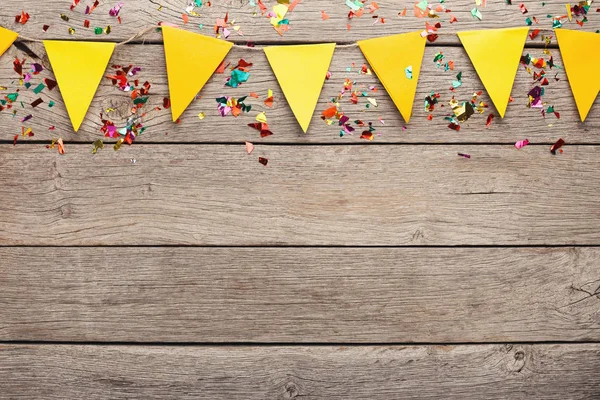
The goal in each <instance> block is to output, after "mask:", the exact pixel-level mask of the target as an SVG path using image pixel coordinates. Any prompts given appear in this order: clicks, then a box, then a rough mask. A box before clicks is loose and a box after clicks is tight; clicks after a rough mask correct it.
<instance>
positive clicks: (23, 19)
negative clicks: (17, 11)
mask: <svg viewBox="0 0 600 400" xmlns="http://www.w3.org/2000/svg"><path fill="white" fill-rule="evenodd" d="M29 18H30V16H29V14H28V13H26V12H25V11H21V15H16V16H15V23H17V24H21V25H25V24H26V23H27V21H29Z"/></svg>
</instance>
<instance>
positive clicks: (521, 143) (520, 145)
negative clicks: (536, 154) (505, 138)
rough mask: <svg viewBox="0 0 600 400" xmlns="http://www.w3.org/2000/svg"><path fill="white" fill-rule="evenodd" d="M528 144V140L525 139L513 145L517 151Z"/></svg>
mask: <svg viewBox="0 0 600 400" xmlns="http://www.w3.org/2000/svg"><path fill="white" fill-rule="evenodd" d="M528 144H529V140H527V139H525V140H519V141H517V143H515V147H516V148H517V149H521V148H523V147H525V146H527V145H528Z"/></svg>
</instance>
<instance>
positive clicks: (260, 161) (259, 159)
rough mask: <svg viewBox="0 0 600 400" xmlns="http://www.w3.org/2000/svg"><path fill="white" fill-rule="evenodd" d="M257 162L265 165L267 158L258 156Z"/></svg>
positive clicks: (267, 161)
mask: <svg viewBox="0 0 600 400" xmlns="http://www.w3.org/2000/svg"><path fill="white" fill-rule="evenodd" d="M258 162H259V163H261V164H262V165H264V166H265V167H266V166H267V164H268V163H269V159H267V158H264V157H258Z"/></svg>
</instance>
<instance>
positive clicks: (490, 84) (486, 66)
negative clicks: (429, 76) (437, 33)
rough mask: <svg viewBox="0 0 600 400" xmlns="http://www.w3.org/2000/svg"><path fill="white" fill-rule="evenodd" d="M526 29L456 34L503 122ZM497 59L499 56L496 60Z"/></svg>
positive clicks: (489, 30) (488, 30)
mask: <svg viewBox="0 0 600 400" xmlns="http://www.w3.org/2000/svg"><path fill="white" fill-rule="evenodd" d="M528 32H529V28H507V29H486V30H482V31H467V32H459V33H458V37H459V39H460V41H461V43H462V45H463V47H464V48H465V50H466V52H467V54H468V55H469V58H470V59H471V62H472V63H473V66H474V67H475V70H476V71H477V74H478V75H479V78H480V79H481V82H482V83H483V86H485V90H487V92H488V95H489V96H490V98H491V99H492V101H493V102H494V105H495V106H496V110H497V111H498V114H500V117H502V118H504V113H505V112H506V106H508V100H509V99H510V92H511V90H512V87H513V84H514V82H515V76H516V74H517V69H518V68H519V61H520V59H521V55H522V54H523V48H524V47H525V40H527V33H528ZM498 55H501V56H498Z"/></svg>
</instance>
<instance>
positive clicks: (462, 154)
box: [458, 153, 471, 158]
mask: <svg viewBox="0 0 600 400" xmlns="http://www.w3.org/2000/svg"><path fill="white" fill-rule="evenodd" d="M458 155H459V156H461V157H463V158H471V155H470V154H466V153H458Z"/></svg>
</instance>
